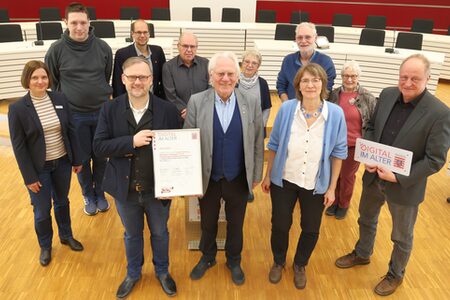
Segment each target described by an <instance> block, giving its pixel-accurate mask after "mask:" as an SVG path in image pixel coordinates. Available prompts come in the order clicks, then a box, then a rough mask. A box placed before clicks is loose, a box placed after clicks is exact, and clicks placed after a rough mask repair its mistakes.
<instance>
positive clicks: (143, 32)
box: [133, 31, 149, 35]
mask: <svg viewBox="0 0 450 300" xmlns="http://www.w3.org/2000/svg"><path fill="white" fill-rule="evenodd" d="M133 33H134V34H137V35H148V34H149V32H148V31H133Z"/></svg>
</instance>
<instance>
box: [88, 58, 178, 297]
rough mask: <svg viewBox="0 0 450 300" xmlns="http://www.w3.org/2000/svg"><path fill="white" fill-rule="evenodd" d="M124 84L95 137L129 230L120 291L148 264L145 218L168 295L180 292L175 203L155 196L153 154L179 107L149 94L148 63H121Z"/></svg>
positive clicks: (105, 111)
mask: <svg viewBox="0 0 450 300" xmlns="http://www.w3.org/2000/svg"><path fill="white" fill-rule="evenodd" d="M123 70H124V71H123V74H122V82H123V83H124V84H125V86H126V90H127V93H126V94H123V95H121V96H119V97H117V98H115V99H114V100H113V101H110V102H108V103H106V104H105V106H104V107H103V108H102V110H101V112H100V118H99V122H98V126H97V130H96V132H95V137H94V151H95V153H96V155H98V156H101V157H108V158H109V160H108V163H107V165H106V170H105V177H104V180H103V188H104V190H105V192H107V193H108V194H110V195H112V196H113V197H114V200H115V203H116V207H117V211H118V213H119V215H120V218H121V220H122V223H123V225H124V227H125V237H124V240H125V250H126V256H127V262H128V266H127V276H126V278H125V280H124V281H123V282H122V284H121V285H120V286H119V289H118V291H117V297H118V298H124V297H126V296H127V295H128V294H129V293H130V292H131V291H132V289H133V287H134V285H135V283H136V282H137V281H138V280H139V279H140V277H141V271H142V265H143V262H144V252H143V251H144V239H143V231H144V216H145V217H146V218H147V223H148V226H149V229H150V233H151V239H150V241H151V246H152V252H153V265H154V267H155V274H156V277H157V278H158V280H159V282H160V283H161V286H162V288H163V290H164V292H165V293H167V294H168V295H170V296H173V295H175V294H176V292H177V290H176V285H175V281H174V280H173V279H172V277H171V276H170V274H169V270H168V268H169V232H168V229H167V221H168V219H169V210H170V204H171V200H167V199H166V200H160V199H156V198H155V194H154V178H153V151H152V147H151V140H152V137H153V136H154V132H153V131H152V130H155V129H176V128H179V124H180V123H179V116H178V111H177V108H176V107H175V105H173V104H172V103H170V102H167V101H165V100H162V99H160V98H159V97H157V96H154V95H153V94H151V93H149V91H150V87H151V85H152V79H153V78H152V73H151V68H150V63H149V62H148V60H146V59H145V58H142V57H131V58H129V59H127V60H126V61H125V63H124V64H123Z"/></svg>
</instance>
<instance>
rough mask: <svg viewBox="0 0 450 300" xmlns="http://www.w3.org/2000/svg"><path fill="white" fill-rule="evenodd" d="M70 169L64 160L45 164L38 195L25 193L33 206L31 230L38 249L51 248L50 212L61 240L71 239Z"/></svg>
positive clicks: (40, 174) (64, 158)
mask: <svg viewBox="0 0 450 300" xmlns="http://www.w3.org/2000/svg"><path fill="white" fill-rule="evenodd" d="M71 172H72V166H71V165H70V161H69V160H68V158H67V156H64V157H62V158H59V159H55V160H50V161H47V162H45V165H44V169H43V171H42V172H40V173H39V174H38V178H39V182H40V183H41V185H42V187H41V189H40V191H39V192H38V193H33V192H32V191H30V190H29V189H28V192H29V194H30V198H31V204H32V205H33V212H34V228H35V230H36V234H37V237H38V241H39V246H40V247H41V248H44V249H50V248H51V247H52V238H53V229H52V216H51V214H50V210H51V209H52V199H53V207H54V211H55V218H56V224H57V225H58V233H59V237H60V238H61V239H68V238H70V237H72V227H71V221H70V209H69V198H68V197H67V195H68V194H69V188H70V178H71V176H72V175H71V174H72V173H71Z"/></svg>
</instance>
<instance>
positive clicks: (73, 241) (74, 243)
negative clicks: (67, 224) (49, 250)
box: [61, 237, 84, 251]
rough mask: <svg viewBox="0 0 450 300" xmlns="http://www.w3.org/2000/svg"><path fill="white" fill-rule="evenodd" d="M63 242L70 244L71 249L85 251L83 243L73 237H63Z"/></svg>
mask: <svg viewBox="0 0 450 300" xmlns="http://www.w3.org/2000/svg"><path fill="white" fill-rule="evenodd" d="M61 244H63V245H68V246H69V247H70V249H72V250H73V251H83V249H84V248H83V245H81V243H80V242H79V241H77V240H76V239H74V238H73V237H70V238H68V239H61Z"/></svg>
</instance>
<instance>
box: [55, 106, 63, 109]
mask: <svg viewBox="0 0 450 300" xmlns="http://www.w3.org/2000/svg"><path fill="white" fill-rule="evenodd" d="M55 108H56V109H63V106H62V105H55Z"/></svg>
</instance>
